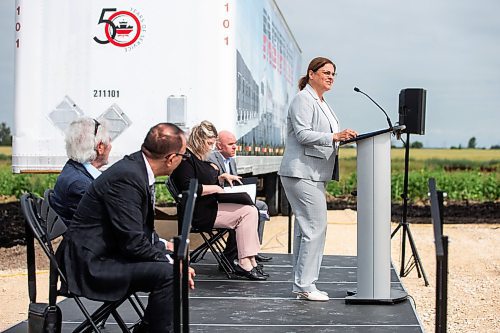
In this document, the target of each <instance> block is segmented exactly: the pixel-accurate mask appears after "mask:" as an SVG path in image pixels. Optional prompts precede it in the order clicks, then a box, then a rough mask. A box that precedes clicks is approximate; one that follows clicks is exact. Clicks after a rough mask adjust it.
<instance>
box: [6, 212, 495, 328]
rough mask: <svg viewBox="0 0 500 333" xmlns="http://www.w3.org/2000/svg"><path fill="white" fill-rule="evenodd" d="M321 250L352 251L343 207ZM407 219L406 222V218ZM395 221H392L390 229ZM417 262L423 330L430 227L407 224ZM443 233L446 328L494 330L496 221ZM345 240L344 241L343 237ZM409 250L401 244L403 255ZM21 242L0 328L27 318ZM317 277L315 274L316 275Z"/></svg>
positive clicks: (272, 227) (395, 246)
mask: <svg viewBox="0 0 500 333" xmlns="http://www.w3.org/2000/svg"><path fill="white" fill-rule="evenodd" d="M329 221H330V223H329V227H328V235H327V244H329V245H328V246H327V248H326V249H325V254H339V255H355V254H356V242H355V240H356V236H355V235H356V223H355V221H356V213H355V212H354V211H351V210H349V209H347V210H344V211H329ZM410 222H411V221H410ZM285 226H286V218H284V217H274V218H273V219H272V221H271V222H269V224H268V226H266V235H265V239H264V245H263V249H262V250H263V252H275V253H284V252H285V251H286V229H285ZM394 227H396V224H393V228H394ZM410 229H411V232H412V235H413V237H414V239H415V242H416V245H417V249H418V251H419V255H420V258H421V261H422V263H423V266H424V270H425V273H426V274H427V278H428V281H429V283H430V285H429V286H428V287H425V286H424V281H423V279H422V278H418V277H417V272H416V269H413V270H411V271H410V273H409V275H408V276H407V277H404V278H402V281H403V284H404V285H405V287H406V288H407V290H408V293H409V295H411V297H412V298H413V299H414V300H415V306H416V309H417V313H418V315H419V316H420V319H421V321H422V323H423V325H424V327H425V330H426V332H433V331H434V307H435V285H436V283H435V279H436V278H435V249H434V241H433V239H434V237H433V231H432V226H431V225H430V224H412V225H411V227H410ZM444 234H445V235H448V236H449V238H450V245H449V255H450V256H449V282H448V332H481V333H482V332H500V319H499V318H498V315H497V313H499V312H500V305H499V303H498V301H497V299H498V297H499V296H500V283H499V282H500V279H499V277H500V253H499V252H498V250H495V249H496V248H497V247H496V246H497V245H500V244H499V239H500V238H499V225H498V224H450V225H445V228H444ZM346 240H349V241H346ZM400 243H401V232H399V233H398V234H396V235H395V237H394V238H393V239H392V252H393V253H392V258H393V261H394V264H395V266H396V267H397V271H398V272H399V262H400V255H401V252H400ZM409 255H410V252H409V247H408V246H407V251H406V258H407V259H408V257H409ZM25 258H26V253H25V247H24V246H23V245H16V246H13V247H10V248H0V268H1V269H0V331H1V330H4V329H6V328H8V327H10V326H12V325H13V324H15V323H17V322H19V321H21V320H25V319H26V317H27V312H26V309H27V304H28V297H27V279H26V274H25V262H26V261H25V260H26V259H25ZM37 268H38V269H39V272H38V274H37V278H38V280H39V288H38V296H39V297H38V299H39V300H44V299H46V298H47V295H46V289H47V288H45V287H44V286H47V285H48V282H47V279H48V274H47V271H46V269H47V263H46V262H45V261H44V260H43V258H39V261H38V266H37ZM320 278H321V277H320Z"/></svg>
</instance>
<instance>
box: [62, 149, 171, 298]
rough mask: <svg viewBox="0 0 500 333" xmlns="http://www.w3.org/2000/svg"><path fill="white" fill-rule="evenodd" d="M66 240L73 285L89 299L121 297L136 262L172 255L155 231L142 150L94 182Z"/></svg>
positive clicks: (65, 256)
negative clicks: (168, 253) (168, 252)
mask: <svg viewBox="0 0 500 333" xmlns="http://www.w3.org/2000/svg"><path fill="white" fill-rule="evenodd" d="M65 241H66V244H65V246H64V248H63V250H62V251H63V255H62V258H63V259H62V260H63V266H64V268H65V270H66V274H67V278H68V288H69V290H70V291H71V292H73V293H75V294H76V295H81V296H85V297H87V298H90V299H96V300H110V301H112V300H118V299H120V298H121V297H123V296H125V295H126V294H127V292H128V290H129V289H130V283H131V279H130V277H131V274H132V273H133V263H136V262H154V261H167V260H168V259H167V257H166V254H167V251H166V249H165V246H164V245H163V243H162V242H159V238H158V235H157V234H156V233H155V231H154V207H153V200H152V195H151V192H150V189H149V184H148V175H147V171H146V165H145V162H144V158H143V156H142V153H141V152H136V153H134V154H132V155H129V156H125V157H124V158H123V159H122V160H120V161H118V162H117V163H115V164H114V165H112V166H111V167H110V168H109V169H107V170H106V171H104V172H103V173H102V175H101V176H99V178H97V179H96V180H94V181H93V182H92V184H91V185H90V186H89V188H88V190H87V192H86V193H85V194H84V196H83V198H82V200H81V202H80V205H79V206H78V209H77V211H76V213H75V215H74V217H73V220H72V222H71V223H70V226H69V229H68V231H67V233H66V235H65ZM154 282H155V281H151V283H154Z"/></svg>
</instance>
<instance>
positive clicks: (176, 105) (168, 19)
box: [12, 0, 301, 214]
mask: <svg viewBox="0 0 500 333" xmlns="http://www.w3.org/2000/svg"><path fill="white" fill-rule="evenodd" d="M15 14H16V26H15V29H16V45H15V47H16V56H15V58H16V70H15V73H16V89H15V94H16V95H15V128H14V136H13V152H12V168H13V172H15V173H33V172H38V173H42V172H59V171H60V170H61V169H62V166H63V165H64V163H65V161H66V159H67V158H66V154H65V148H64V131H65V129H66V128H67V126H68V125H69V123H70V122H71V121H72V120H73V119H75V118H76V117H79V116H82V115H86V116H90V117H94V118H96V119H98V120H99V119H101V120H103V119H106V120H107V122H108V124H109V125H110V127H111V132H112V140H113V149H112V151H111V156H110V160H111V162H114V161H116V160H118V159H120V158H121V157H122V156H124V155H125V154H128V153H131V152H133V151H136V150H137V149H138V148H139V147H140V144H141V143H142V140H143V139H144V136H145V134H146V132H147V130H148V129H149V128H150V127H151V126H152V125H154V124H156V123H158V122H165V121H166V122H172V123H175V124H178V125H179V126H180V127H182V128H184V129H186V130H187V131H189V129H190V127H192V126H193V125H195V124H197V123H199V122H200V121H202V120H205V119H206V120H209V121H211V122H213V123H214V124H215V125H216V127H217V129H219V130H223V129H224V130H230V131H232V132H234V133H235V134H236V136H237V138H238V140H239V149H238V150H239V152H238V157H237V164H238V171H239V173H241V174H248V175H258V176H259V177H260V178H262V179H263V188H264V192H265V195H266V198H267V200H268V203H269V204H270V210H271V213H272V214H276V213H278V212H279V210H280V204H279V203H280V194H279V192H280V191H279V182H278V178H277V173H276V172H277V170H278V167H279V164H280V162H281V155H282V153H283V146H284V140H285V130H286V112H287V106H288V104H289V102H290V100H291V98H292V97H293V96H294V94H295V93H296V91H297V88H296V86H297V84H296V82H297V80H298V75H299V67H300V60H301V59H300V56H301V55H300V53H301V51H300V48H299V46H298V45H297V42H296V41H295V39H294V37H293V35H292V33H291V31H290V29H289V28H288V26H287V24H286V21H285V19H284V18H283V16H282V15H281V12H280V11H279V9H278V7H277V5H276V3H275V2H274V1H272V0H252V1H243V0H224V1H217V0H211V1H206V0H182V1H180V0H176V1H165V0H144V1H132V0H123V1H106V0H100V1H97V0H94V1H90V0H72V1H67V0H47V1H39V0H18V1H17V3H16V13H15Z"/></svg>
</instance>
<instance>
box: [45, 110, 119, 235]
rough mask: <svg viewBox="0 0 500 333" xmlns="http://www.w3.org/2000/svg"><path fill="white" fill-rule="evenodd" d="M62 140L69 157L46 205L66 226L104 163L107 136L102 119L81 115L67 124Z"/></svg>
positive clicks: (108, 142)
mask: <svg viewBox="0 0 500 333" xmlns="http://www.w3.org/2000/svg"><path fill="white" fill-rule="evenodd" d="M65 141H66V155H67V156H68V158H69V159H68V161H67V162H66V164H65V165H64V168H63V169H62V171H61V174H60V175H59V177H57V181H56V184H55V186H54V194H53V195H52V197H51V198H50V204H51V206H52V207H53V208H54V210H55V211H56V212H57V213H58V214H59V216H61V217H62V219H63V221H64V222H65V224H66V225H68V224H69V222H71V219H72V218H73V214H74V213H75V211H76V208H77V207H78V203H79V202H80V200H81V199H82V197H83V195H84V194H85V192H86V191H87V188H88V187H89V185H90V184H91V183H92V181H93V180H94V179H96V178H97V177H99V175H100V174H101V171H99V169H100V168H101V167H102V166H104V165H106V164H108V157H109V152H110V151H111V139H110V137H109V133H108V130H107V128H106V124H105V123H104V122H103V123H100V122H98V121H97V120H95V119H92V118H90V117H81V118H78V119H76V120H74V121H73V122H72V123H71V124H70V125H69V127H68V129H67V131H66V138H65Z"/></svg>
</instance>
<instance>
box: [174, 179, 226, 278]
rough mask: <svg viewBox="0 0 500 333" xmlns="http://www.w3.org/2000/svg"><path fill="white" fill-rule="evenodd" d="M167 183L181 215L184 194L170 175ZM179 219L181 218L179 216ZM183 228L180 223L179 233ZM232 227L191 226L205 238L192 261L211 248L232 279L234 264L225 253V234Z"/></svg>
mask: <svg viewBox="0 0 500 333" xmlns="http://www.w3.org/2000/svg"><path fill="white" fill-rule="evenodd" d="M165 185H166V186H167V189H168V191H169V192H170V195H172V197H173V198H174V200H175V203H176V205H177V215H179V211H180V210H179V207H180V204H181V200H182V194H181V193H180V192H179V190H178V189H177V187H176V186H175V184H174V183H173V181H172V180H171V178H170V177H169V178H168V179H167V181H166V182H165ZM179 221H181V219H180V218H179ZM181 230H182V226H181V225H180V224H179V225H178V233H179V234H180V232H181ZM229 230H230V229H225V228H214V229H212V230H200V229H198V228H196V227H193V226H191V233H195V234H199V235H200V236H201V238H202V239H203V244H201V245H200V246H198V247H197V248H196V249H194V250H193V251H191V254H190V261H191V262H195V263H196V262H198V261H200V260H201V259H203V257H204V256H205V254H206V253H207V252H208V250H210V252H211V253H212V255H213V256H214V258H215V260H216V261H217V263H218V264H219V267H221V268H222V269H223V270H224V273H226V276H227V278H228V279H231V277H232V274H233V273H234V269H233V265H232V264H231V263H230V262H229V260H228V259H227V257H226V256H225V255H224V248H225V238H224V236H225V235H226V234H227V233H228V232H229Z"/></svg>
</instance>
